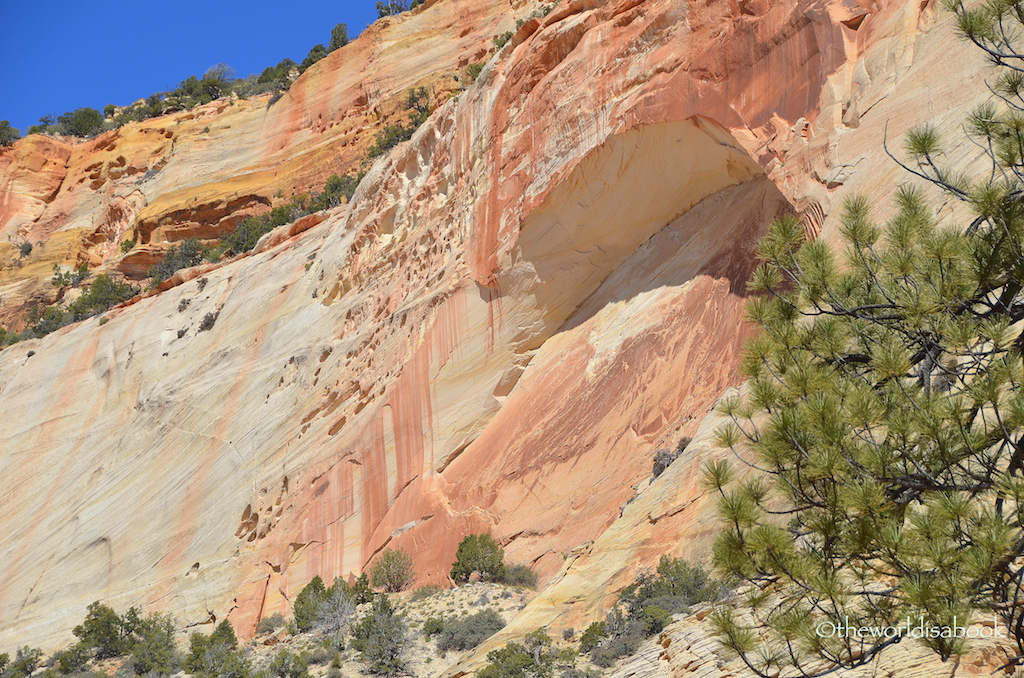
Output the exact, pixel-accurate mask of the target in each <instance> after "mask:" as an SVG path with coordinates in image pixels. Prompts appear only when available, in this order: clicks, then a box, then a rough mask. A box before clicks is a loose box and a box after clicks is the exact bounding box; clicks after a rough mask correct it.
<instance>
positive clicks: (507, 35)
mask: <svg viewBox="0 0 1024 678" xmlns="http://www.w3.org/2000/svg"><path fill="white" fill-rule="evenodd" d="M511 39H512V31H505V32H504V33H500V34H498V35H496V36H494V38H493V39H492V40H491V42H493V43H494V49H495V50H499V49H501V48H502V47H504V46H505V45H506V44H507V43H508V41H509V40H511Z"/></svg>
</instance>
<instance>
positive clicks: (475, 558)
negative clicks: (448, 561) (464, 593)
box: [451, 534, 505, 583]
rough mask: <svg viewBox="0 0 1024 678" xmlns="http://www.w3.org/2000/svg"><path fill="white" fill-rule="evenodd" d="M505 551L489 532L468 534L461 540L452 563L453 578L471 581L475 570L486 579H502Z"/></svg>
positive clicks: (462, 581)
mask: <svg viewBox="0 0 1024 678" xmlns="http://www.w3.org/2000/svg"><path fill="white" fill-rule="evenodd" d="M504 557H505V551H504V549H502V548H501V547H500V546H498V542H496V541H494V538H493V537H491V535H489V534H470V535H466V537H464V538H463V539H462V541H461V542H459V548H458V550H457V551H456V552H455V562H454V563H452V569H451V578H452V579H454V580H455V581H456V582H459V583H465V582H467V581H469V578H470V575H472V574H473V573H474V572H476V573H478V574H479V575H480V578H481V579H482V580H484V581H501V578H502V576H503V575H504V574H505V563H504Z"/></svg>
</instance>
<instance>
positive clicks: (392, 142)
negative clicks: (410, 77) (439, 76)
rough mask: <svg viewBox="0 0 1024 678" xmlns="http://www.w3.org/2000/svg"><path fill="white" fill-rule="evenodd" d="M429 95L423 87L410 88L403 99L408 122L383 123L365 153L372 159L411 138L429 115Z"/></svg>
mask: <svg viewBox="0 0 1024 678" xmlns="http://www.w3.org/2000/svg"><path fill="white" fill-rule="evenodd" d="M429 104H430V96H429V94H428V93H427V90H426V88H425V87H420V88H419V89H415V88H413V89H410V90H409V92H408V94H407V95H406V99H405V110H406V111H407V112H408V116H409V118H408V120H409V121H408V123H407V124H404V125H403V124H398V125H385V126H384V129H383V130H381V131H379V132H377V136H376V138H375V139H374V143H373V145H372V146H370V148H368V149H367V151H366V155H367V156H368V157H369V158H371V159H373V158H378V157H380V156H381V155H384V153H386V152H387V151H388V150H389V149H392V148H394V147H395V146H397V145H398V144H400V143H402V142H403V141H408V140H409V139H411V138H412V135H413V133H414V132H415V131H416V130H417V129H418V128H419V126H420V125H422V124H423V123H424V122H425V121H426V119H427V118H428V117H430V107H429Z"/></svg>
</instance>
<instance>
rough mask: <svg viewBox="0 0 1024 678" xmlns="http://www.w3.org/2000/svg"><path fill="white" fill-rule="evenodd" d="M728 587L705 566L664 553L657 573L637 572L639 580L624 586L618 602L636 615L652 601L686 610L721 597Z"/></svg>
mask: <svg viewBox="0 0 1024 678" xmlns="http://www.w3.org/2000/svg"><path fill="white" fill-rule="evenodd" d="M727 590H728V587H727V586H726V584H725V583H723V582H721V581H719V580H717V579H714V578H712V577H711V575H709V574H708V572H707V571H706V570H705V569H704V568H703V567H700V566H699V565H697V566H694V565H691V564H690V563H688V562H687V561H686V560H684V559H682V558H670V557H669V556H667V555H663V556H662V557H661V559H660V560H659V561H658V568H657V570H656V571H655V573H653V574H651V573H649V572H641V573H640V574H638V575H637V578H636V580H635V581H634V582H633V583H632V584H630V585H629V586H627V587H626V588H625V589H623V590H622V593H621V594H620V595H619V602H620V603H622V604H624V605H625V606H626V610H627V613H628V614H629V616H630V617H631V618H637V617H639V616H640V615H641V614H642V612H643V609H644V608H645V607H646V606H648V605H650V604H657V605H658V606H660V607H662V608H664V609H666V610H668V611H669V612H683V611H685V610H686V609H687V608H688V607H689V606H690V605H694V604H696V603H699V602H704V601H714V600H718V599H719V598H721V597H722V596H723V595H724V594H725V592H726V591H727ZM660 630H661V629H658V631H660Z"/></svg>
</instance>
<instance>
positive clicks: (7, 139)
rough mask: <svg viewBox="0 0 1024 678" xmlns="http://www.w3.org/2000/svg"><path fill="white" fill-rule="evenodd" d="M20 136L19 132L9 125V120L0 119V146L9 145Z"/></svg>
mask: <svg viewBox="0 0 1024 678" xmlns="http://www.w3.org/2000/svg"><path fill="white" fill-rule="evenodd" d="M20 138H21V133H20V132H19V131H18V130H17V129H16V128H14V127H11V123H10V121H9V120H0V146H10V145H11V144H13V143H14V142H15V141H17V140H18V139H20Z"/></svg>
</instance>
